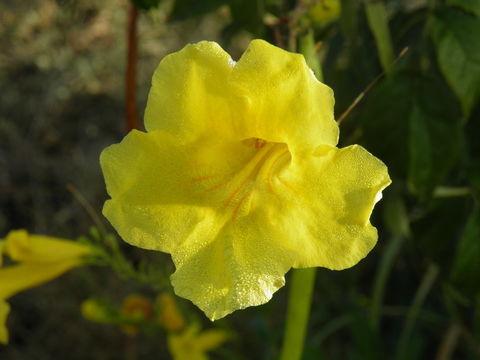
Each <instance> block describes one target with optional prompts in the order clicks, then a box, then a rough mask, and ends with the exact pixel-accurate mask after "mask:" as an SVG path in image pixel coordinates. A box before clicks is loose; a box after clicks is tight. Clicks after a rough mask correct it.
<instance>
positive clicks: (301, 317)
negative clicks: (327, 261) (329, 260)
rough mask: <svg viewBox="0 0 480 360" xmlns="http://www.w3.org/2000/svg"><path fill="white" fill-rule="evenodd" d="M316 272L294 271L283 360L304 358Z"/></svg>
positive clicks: (307, 269)
mask: <svg viewBox="0 0 480 360" xmlns="http://www.w3.org/2000/svg"><path fill="white" fill-rule="evenodd" d="M316 270H317V269H316V268H306V269H293V270H292V276H291V277H292V278H291V285H290V293H289V296H288V309H287V322H286V326H285V336H284V341H283V347H282V354H281V356H280V359H281V360H300V359H301V358H302V353H303V345H304V342H305V335H306V333H307V325H308V318H309V315H310V306H311V304H312V294H313V288H314V285H315V275H316Z"/></svg>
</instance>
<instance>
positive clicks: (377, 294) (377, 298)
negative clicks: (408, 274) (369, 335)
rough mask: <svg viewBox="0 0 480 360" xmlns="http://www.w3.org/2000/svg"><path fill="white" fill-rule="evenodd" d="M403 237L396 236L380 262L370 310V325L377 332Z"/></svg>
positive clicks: (389, 243) (388, 245)
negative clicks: (386, 287)
mask: <svg viewBox="0 0 480 360" xmlns="http://www.w3.org/2000/svg"><path fill="white" fill-rule="evenodd" d="M402 242H403V237H401V236H394V237H393V238H392V239H391V240H390V241H389V242H388V244H387V248H386V250H385V253H384V254H383V257H382V260H381V262H380V268H379V270H378V272H377V276H376V277H375V282H374V285H373V294H372V306H371V310H370V324H371V326H372V328H373V329H375V330H377V329H378V327H379V324H380V314H381V312H382V304H383V296H384V294H385V286H386V284H387V279H388V276H389V274H390V271H391V270H392V266H393V262H394V260H395V258H396V256H397V254H398V252H399V251H400V247H401V245H402Z"/></svg>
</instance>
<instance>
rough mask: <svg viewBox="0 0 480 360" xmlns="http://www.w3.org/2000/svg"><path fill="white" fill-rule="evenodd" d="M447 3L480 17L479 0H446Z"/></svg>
mask: <svg viewBox="0 0 480 360" xmlns="http://www.w3.org/2000/svg"><path fill="white" fill-rule="evenodd" d="M447 5H452V6H458V7H460V8H462V9H463V10H465V11H468V12H471V13H472V14H475V15H476V16H478V17H480V0H447Z"/></svg>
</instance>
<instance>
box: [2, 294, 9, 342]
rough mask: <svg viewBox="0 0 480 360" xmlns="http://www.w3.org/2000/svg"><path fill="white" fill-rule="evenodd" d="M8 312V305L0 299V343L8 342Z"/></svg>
mask: <svg viewBox="0 0 480 360" xmlns="http://www.w3.org/2000/svg"><path fill="white" fill-rule="evenodd" d="M9 313H10V305H8V303H7V302H6V301H4V300H2V299H0V344H8V329H7V317H8V314H9Z"/></svg>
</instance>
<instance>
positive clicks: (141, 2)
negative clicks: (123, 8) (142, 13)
mask: <svg viewBox="0 0 480 360" xmlns="http://www.w3.org/2000/svg"><path fill="white" fill-rule="evenodd" d="M160 1H161V0H132V2H133V3H134V4H135V5H136V6H137V7H138V8H140V9H143V10H150V9H151V8H154V7H157V6H158V4H160Z"/></svg>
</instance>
